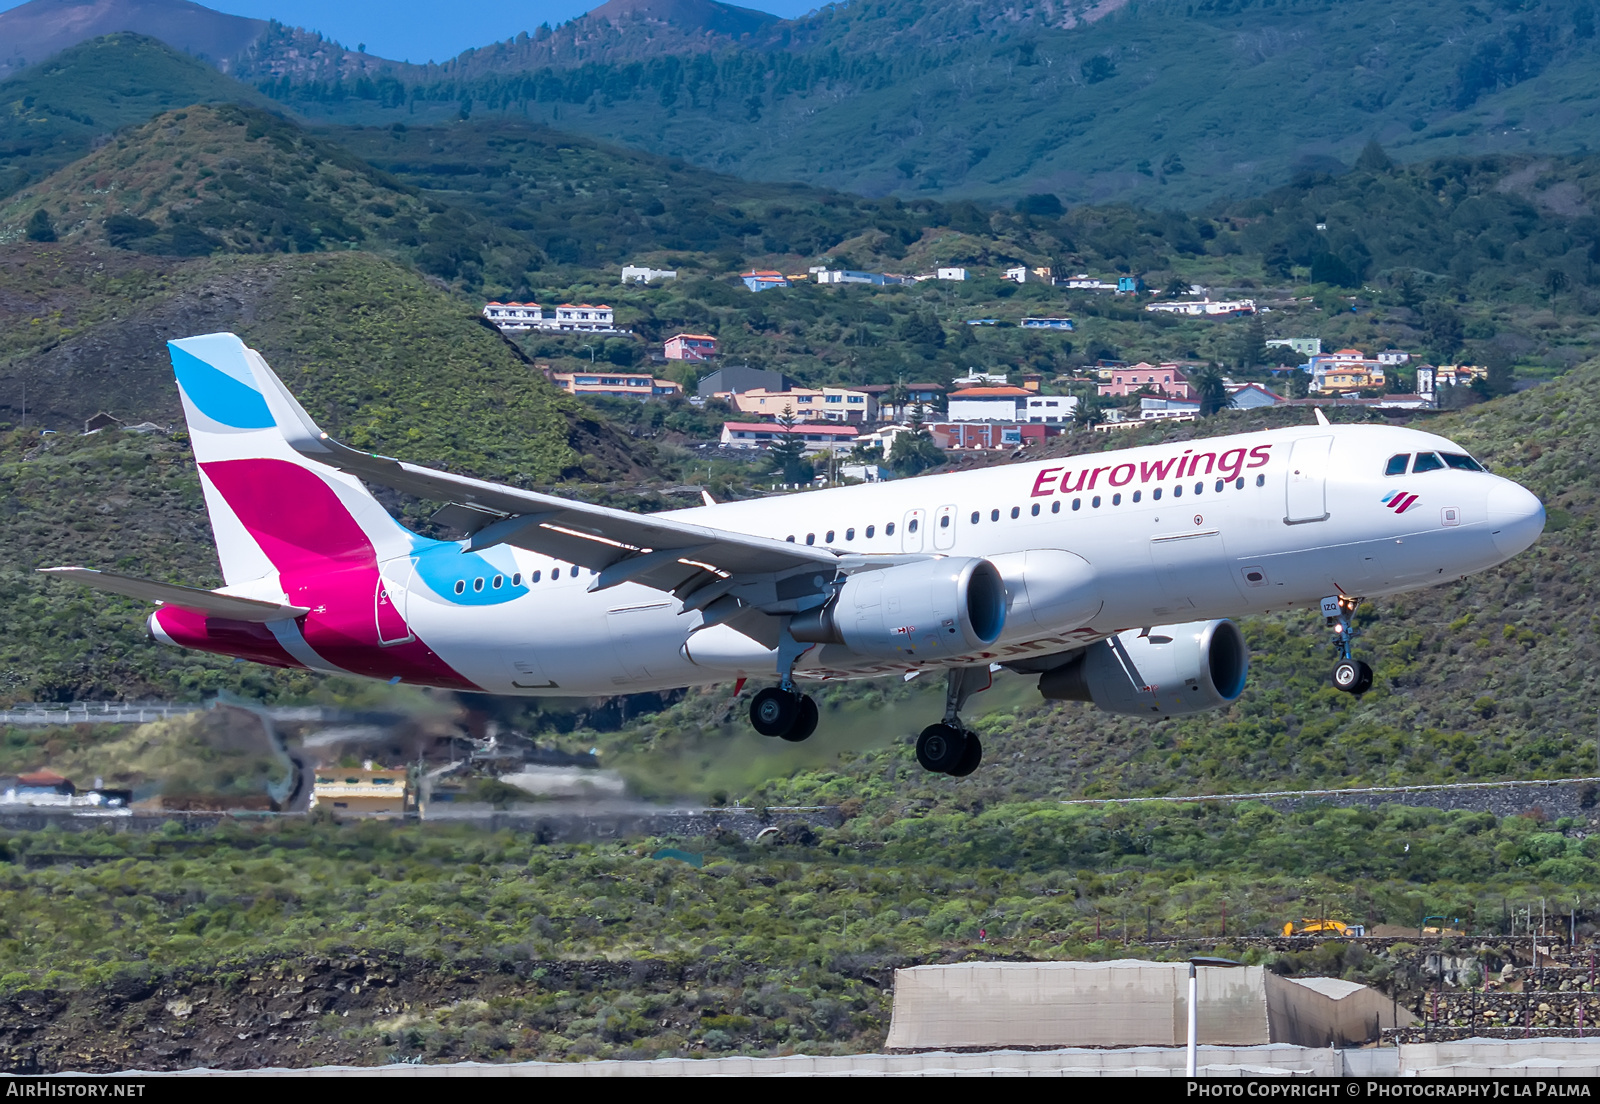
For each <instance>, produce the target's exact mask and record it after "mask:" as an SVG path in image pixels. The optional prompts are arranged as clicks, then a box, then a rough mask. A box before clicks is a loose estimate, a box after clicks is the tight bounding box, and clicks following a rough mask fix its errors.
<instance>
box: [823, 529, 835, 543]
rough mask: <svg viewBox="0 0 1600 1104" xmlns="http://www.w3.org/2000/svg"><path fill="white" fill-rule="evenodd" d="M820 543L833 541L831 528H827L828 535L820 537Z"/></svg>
mask: <svg viewBox="0 0 1600 1104" xmlns="http://www.w3.org/2000/svg"><path fill="white" fill-rule="evenodd" d="M822 543H823V544H832V543H833V530H832V529H829V530H828V535H827V536H825V537H823V538H822Z"/></svg>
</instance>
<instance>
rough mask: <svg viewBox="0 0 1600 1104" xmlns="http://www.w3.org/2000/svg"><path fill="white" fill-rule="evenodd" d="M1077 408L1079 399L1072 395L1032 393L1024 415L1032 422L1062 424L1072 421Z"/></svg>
mask: <svg viewBox="0 0 1600 1104" xmlns="http://www.w3.org/2000/svg"><path fill="white" fill-rule="evenodd" d="M1077 408H1078V400H1077V398H1076V397H1075V396H1072V395H1034V394H1030V395H1029V396H1028V398H1027V408H1026V412H1025V413H1024V415H1023V417H1024V418H1025V419H1026V420H1027V421H1030V422H1044V423H1045V424H1046V425H1060V424H1062V423H1065V422H1070V421H1072V417H1073V412H1074V411H1075V410H1077Z"/></svg>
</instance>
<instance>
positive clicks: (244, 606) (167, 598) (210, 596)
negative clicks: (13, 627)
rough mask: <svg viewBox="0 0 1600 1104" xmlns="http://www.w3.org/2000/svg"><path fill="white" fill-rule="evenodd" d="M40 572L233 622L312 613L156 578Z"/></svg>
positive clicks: (83, 570)
mask: <svg viewBox="0 0 1600 1104" xmlns="http://www.w3.org/2000/svg"><path fill="white" fill-rule="evenodd" d="M39 570H40V571H41V572H43V573H44V574H46V575H52V576H54V577H55V578H57V579H70V580H71V581H72V582H75V583H82V584H83V585H84V586H87V587H93V588H94V589H95V590H106V591H110V592H111V593H112V594H123V595H126V596H127V597H129V598H143V599H144V600H145V601H148V602H160V603H161V604H162V605H164V606H178V607H180V608H182V609H190V610H195V611H197V612H199V613H205V614H209V615H211V616H212V617H226V618H228V619H229V620H231V621H257V622H266V621H290V620H293V619H294V618H296V617H299V616H300V615H301V614H304V613H309V612H310V608H309V607H307V606H285V605H280V604H279V603H277V602H262V601H258V600H257V599H255V598H240V597H238V596H236V595H233V594H218V593H217V592H216V591H214V590H201V589H200V588H199V587H187V586H178V585H177V584H175V583H158V582H156V581H155V580H153V579H135V578H134V577H133V576H131V575H116V574H113V573H112V572H110V571H96V570H95V569H94V568H92V567H41V568H40V569H39Z"/></svg>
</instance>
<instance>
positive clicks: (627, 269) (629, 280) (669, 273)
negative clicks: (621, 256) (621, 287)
mask: <svg viewBox="0 0 1600 1104" xmlns="http://www.w3.org/2000/svg"><path fill="white" fill-rule="evenodd" d="M677 278H678V273H677V270H676V269H670V268H648V267H646V266H644V265H623V266H622V282H623V283H625V284H648V283H649V282H650V281H651V280H676V279H677Z"/></svg>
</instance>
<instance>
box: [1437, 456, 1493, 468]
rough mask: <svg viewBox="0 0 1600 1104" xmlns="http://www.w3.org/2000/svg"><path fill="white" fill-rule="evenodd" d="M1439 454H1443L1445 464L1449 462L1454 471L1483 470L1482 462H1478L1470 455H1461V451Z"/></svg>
mask: <svg viewBox="0 0 1600 1104" xmlns="http://www.w3.org/2000/svg"><path fill="white" fill-rule="evenodd" d="M1439 455H1440V456H1443V457H1444V462H1445V463H1446V464H1449V465H1450V466H1451V467H1452V468H1454V469H1455V470H1456V471H1482V470H1483V465H1482V464H1480V463H1478V462H1477V461H1476V460H1474V459H1473V458H1472V457H1470V456H1466V455H1463V454H1462V453H1459V452H1441V453H1440V454H1439Z"/></svg>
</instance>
